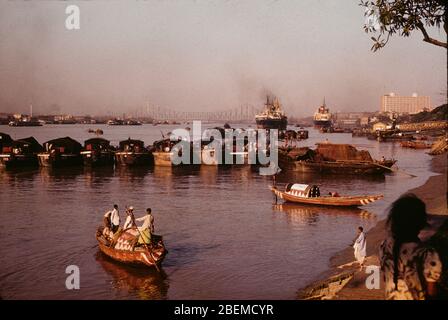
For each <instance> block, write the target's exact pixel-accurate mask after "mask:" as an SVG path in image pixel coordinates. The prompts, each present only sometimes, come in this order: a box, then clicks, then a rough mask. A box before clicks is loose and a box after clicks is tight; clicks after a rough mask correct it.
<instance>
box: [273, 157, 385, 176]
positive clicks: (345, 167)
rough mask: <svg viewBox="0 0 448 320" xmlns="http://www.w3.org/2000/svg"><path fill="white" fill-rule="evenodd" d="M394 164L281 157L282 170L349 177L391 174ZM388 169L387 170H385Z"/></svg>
mask: <svg viewBox="0 0 448 320" xmlns="http://www.w3.org/2000/svg"><path fill="white" fill-rule="evenodd" d="M393 164H394V162H393V163H385V164H376V163H375V162H352V161H316V162H312V161H300V160H299V161H288V160H285V159H282V157H279V165H280V168H282V169H284V170H290V171H296V172H302V173H327V174H348V175H363V174H367V175H382V174H384V173H386V172H390V171H391V170H390V169H387V168H390V167H391V166H392V165H393ZM385 167H386V168H385Z"/></svg>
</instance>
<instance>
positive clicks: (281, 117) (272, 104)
mask: <svg viewBox="0 0 448 320" xmlns="http://www.w3.org/2000/svg"><path fill="white" fill-rule="evenodd" d="M255 122H256V123H257V127H258V128H259V129H277V130H286V126H287V125H288V117H287V116H286V115H285V114H284V112H283V110H282V107H281V104H280V102H279V100H278V99H277V98H272V97H269V96H266V103H265V109H264V110H263V112H261V113H260V114H257V115H256V116H255Z"/></svg>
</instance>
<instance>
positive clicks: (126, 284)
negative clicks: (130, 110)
mask: <svg viewBox="0 0 448 320" xmlns="http://www.w3.org/2000/svg"><path fill="white" fill-rule="evenodd" d="M215 125H218V124H210V126H215ZM219 125H222V124H219ZM234 126H235V127H236V126H237V125H234ZM88 128H102V129H103V130H104V135H103V137H104V138H106V139H109V140H111V141H112V144H115V145H116V144H118V141H119V140H124V139H127V138H128V137H131V138H135V139H142V140H144V141H145V142H146V143H147V144H151V143H152V142H153V141H154V140H158V139H160V137H161V135H160V130H162V131H163V132H165V133H166V132H168V131H171V130H172V129H174V126H156V127H154V126H152V125H143V126H136V127H129V126H122V127H108V126H105V125H46V126H43V127H38V128H35V127H34V128H33V127H18V128H16V127H8V126H0V132H6V133H8V134H10V135H11V136H12V137H13V138H14V139H19V138H23V137H27V136H30V135H33V136H34V137H35V138H36V139H37V140H38V141H39V142H40V143H43V142H45V141H47V140H50V139H54V138H57V137H63V136H70V137H72V138H74V139H77V140H78V141H80V142H81V143H83V141H84V140H85V139H87V138H90V137H92V135H91V134H89V133H87V129H88ZM309 130H310V139H308V140H305V141H302V142H300V145H307V146H313V145H314V144H315V143H316V142H318V141H323V140H325V139H326V138H328V139H329V141H331V142H337V143H351V144H353V145H355V146H356V147H358V148H362V149H366V150H368V151H369V152H370V153H371V154H372V156H374V157H376V158H380V157H381V156H382V155H384V156H385V157H394V158H395V159H398V163H397V165H398V166H399V168H400V169H402V170H405V171H407V172H409V173H412V174H415V175H417V177H416V178H410V177H409V176H406V175H404V174H395V175H386V176H385V177H383V178H374V179H372V178H365V177H350V176H321V175H309V174H308V175H305V174H292V173H285V172H282V173H281V174H280V176H279V178H278V181H279V182H299V183H313V184H318V185H320V186H321V190H322V192H327V193H328V191H338V192H339V193H340V194H367V193H369V194H376V193H382V194H384V196H385V198H384V200H381V201H377V202H375V203H373V204H369V205H367V206H365V207H363V208H362V209H348V210H347V209H325V208H324V209H322V208H318V207H317V208H316V207H306V206H305V207H304V206H299V205H280V204H278V205H274V202H273V196H272V194H271V193H270V191H269V189H268V186H269V184H270V183H271V179H270V178H269V177H266V176H260V175H259V174H258V170H257V169H251V168H250V167H248V166H235V167H227V168H216V167H207V166H200V167H196V168H174V169H170V168H140V169H132V170H131V169H128V168H117V169H115V170H114V169H107V168H103V169H93V170H92V169H87V168H71V169H62V168H61V169H58V170H54V169H53V170H51V169H47V168H40V169H34V170H26V171H24V170H15V171H11V170H8V171H5V170H3V171H1V170H0V218H1V223H0V243H1V244H2V245H1V254H0V296H1V298H3V299H294V298H295V294H296V291H297V289H298V288H300V287H303V286H304V285H306V284H307V283H309V282H310V281H312V280H313V279H315V277H316V276H318V275H319V274H320V273H321V272H323V271H324V270H326V269H327V268H328V264H329V258H330V257H331V256H332V255H333V254H334V253H336V252H337V251H339V250H341V249H343V248H345V247H346V246H348V245H349V244H350V243H351V240H352V239H353V238H354V236H355V232H356V228H357V227H358V226H360V225H362V226H364V227H365V228H366V229H369V228H371V227H372V226H374V225H375V224H376V222H377V221H378V219H381V218H383V217H384V215H385V211H386V209H387V206H388V205H389V204H390V203H391V202H392V201H393V200H395V199H396V198H397V197H398V196H399V195H400V194H402V193H403V192H405V191H406V190H409V189H410V188H414V187H416V186H419V185H421V184H423V183H424V182H425V181H426V179H427V178H428V177H429V176H431V175H434V173H432V172H431V171H430V157H429V156H428V155H427V154H425V151H422V150H408V149H402V148H401V147H400V146H399V144H397V143H379V142H377V141H370V140H367V139H366V138H352V137H351V135H350V134H321V133H319V132H318V131H316V130H314V129H311V128H310V129H309ZM114 203H117V204H118V205H119V207H120V209H121V216H122V221H124V207H125V206H128V205H133V206H134V207H135V210H136V216H141V215H143V214H144V210H145V208H147V207H151V208H152V210H153V215H154V218H155V227H156V233H158V234H163V236H164V241H165V245H166V246H167V248H168V250H169V253H168V255H167V257H166V259H165V261H164V263H163V270H162V272H161V273H158V272H157V271H154V270H145V269H141V268H135V267H129V266H125V265H122V264H119V263H116V262H114V261H112V260H110V259H108V258H106V257H105V256H104V255H103V254H101V253H100V252H99V249H98V247H97V244H96V239H95V230H96V227H97V226H98V225H99V224H101V223H102V216H103V214H104V212H106V211H107V210H109V209H110V208H111V207H112V205H113V204H114ZM367 241H368V239H367ZM68 265H77V266H78V267H79V269H80V289H79V290H67V289H66V287H65V280H66V277H67V274H66V273H65V269H66V267H67V266H68Z"/></svg>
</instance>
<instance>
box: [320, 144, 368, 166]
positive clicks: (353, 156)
mask: <svg viewBox="0 0 448 320" xmlns="http://www.w3.org/2000/svg"><path fill="white" fill-rule="evenodd" d="M315 151H316V153H317V154H319V155H320V156H321V157H322V158H323V159H324V160H326V161H340V160H349V161H350V160H356V161H368V162H371V161H373V159H372V156H371V155H370V153H369V152H368V151H366V150H358V149H356V148H355V147H354V146H352V145H350V144H333V143H318V144H317V148H316V150H315Z"/></svg>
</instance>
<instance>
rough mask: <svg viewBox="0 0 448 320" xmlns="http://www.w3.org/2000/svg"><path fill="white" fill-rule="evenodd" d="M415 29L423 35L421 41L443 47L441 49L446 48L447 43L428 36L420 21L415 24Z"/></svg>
mask: <svg viewBox="0 0 448 320" xmlns="http://www.w3.org/2000/svg"><path fill="white" fill-rule="evenodd" d="M416 25H417V28H419V29H420V31H421V32H422V33H423V41H425V42H428V43H431V44H433V45H435V46H439V47H443V48H447V49H448V46H447V43H446V42H441V41H439V40H436V39H433V38H431V37H430V36H429V34H428V32H427V31H426V29H425V27H424V26H423V23H422V22H421V21H419V22H418V23H417V24H416Z"/></svg>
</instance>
